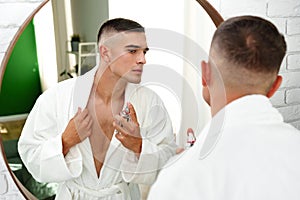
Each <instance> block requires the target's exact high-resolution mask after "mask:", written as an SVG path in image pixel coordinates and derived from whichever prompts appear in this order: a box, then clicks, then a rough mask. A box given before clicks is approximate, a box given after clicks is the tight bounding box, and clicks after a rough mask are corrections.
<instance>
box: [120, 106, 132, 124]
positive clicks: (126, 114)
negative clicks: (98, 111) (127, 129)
mask: <svg viewBox="0 0 300 200" xmlns="http://www.w3.org/2000/svg"><path fill="white" fill-rule="evenodd" d="M129 112H130V111H129V108H128V104H126V106H125V108H124V109H123V110H122V111H121V113H120V115H121V117H123V118H124V119H126V120H127V122H128V121H129V120H130V115H129Z"/></svg>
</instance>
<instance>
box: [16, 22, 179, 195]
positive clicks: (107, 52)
mask: <svg viewBox="0 0 300 200" xmlns="http://www.w3.org/2000/svg"><path fill="white" fill-rule="evenodd" d="M98 43H99V53H100V56H101V58H100V63H99V66H97V67H95V68H94V69H92V70H91V71H89V72H87V73H86V74H84V75H83V76H80V77H77V78H73V79H69V80H66V81H63V82H60V83H59V84H58V85H57V86H55V87H53V88H50V89H48V90H47V91H45V92H44V93H43V94H42V95H41V96H40V97H39V98H38V100H37V101H36V104H35V105H34V107H33V109H32V111H31V112H30V114H29V116H28V119H27V121H26V124H25V126H24V129H23V131H22V134H21V137H20V140H19V143H18V148H19V153H20V156H21V158H22V160H23V162H24V164H25V165H26V167H27V169H28V170H29V172H30V173H31V174H32V175H33V177H34V178H35V179H36V180H37V181H41V182H59V183H60V185H59V188H58V193H57V195H56V199H61V200H67V199H82V200H88V199H122V200H123V199H133V200H136V199H140V191H139V187H138V184H147V185H150V184H152V183H153V182H154V180H155V179H156V174H157V172H158V170H159V169H160V168H161V167H162V165H163V164H165V162H166V161H167V160H168V159H169V158H170V157H171V156H172V155H174V154H175V150H176V145H175V143H174V137H173V131H172V127H171V121H170V118H169V116H168V113H167V111H166V109H165V107H164V105H163V102H162V101H161V100H160V98H159V97H158V96H157V95H156V94H155V93H154V92H152V91H151V90H149V89H147V88H145V87H142V86H139V85H138V83H140V81H141V76H142V72H143V65H144V64H145V63H146V60H145V54H146V52H147V51H148V46H147V42H146V36H145V31H144V28H143V27H142V26H141V25H140V24H138V23H137V22H134V21H132V20H128V19H123V18H116V19H112V20H108V21H107V22H105V23H104V24H103V25H102V26H101V28H100V30H99V33H98ZM127 106H128V108H126V107H127ZM124 109H125V110H126V112H127V113H128V115H129V116H130V118H126V119H125V118H123V117H122V116H120V115H119V113H121V111H122V110H124Z"/></svg>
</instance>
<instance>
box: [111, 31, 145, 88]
mask: <svg viewBox="0 0 300 200" xmlns="http://www.w3.org/2000/svg"><path fill="white" fill-rule="evenodd" d="M113 38H114V41H113V45H112V48H110V60H111V63H110V70H111V71H112V73H113V74H114V75H116V76H119V77H120V78H122V79H124V80H126V81H128V82H130V83H140V82H141V77H142V73H143V66H144V64H145V63H146V59H145V54H146V52H147V51H148V46H147V42H146V36H145V33H143V32H126V33H125V32H122V33H118V34H116V37H113Z"/></svg>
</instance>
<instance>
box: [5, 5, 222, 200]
mask: <svg viewBox="0 0 300 200" xmlns="http://www.w3.org/2000/svg"><path fill="white" fill-rule="evenodd" d="M49 1H50V0H44V1H43V2H42V3H41V4H40V5H39V6H38V7H37V8H36V9H35V10H34V11H33V12H32V13H31V14H30V15H29V16H28V17H27V18H26V20H25V21H24V23H23V24H22V25H21V26H20V28H19V30H18V31H17V33H16V34H15V36H14V37H13V39H12V41H11V43H10V45H9V46H8V49H7V52H6V54H5V56H4V58H3V60H2V63H1V67H0V69H1V71H0V92H1V85H2V79H3V75H4V72H5V69H6V65H7V63H8V60H9V58H10V55H11V53H12V51H13V49H14V47H15V44H16V43H17V41H18V39H19V37H20V36H21V34H22V33H23V31H24V29H25V28H26V27H27V25H28V24H29V22H30V21H31V20H32V19H33V17H34V16H35V14H36V13H37V12H38V11H39V10H40V9H41V8H42V7H43V6H44V5H45V4H46V3H48V2H49ZM196 1H197V2H198V3H199V4H200V5H201V7H202V8H203V9H204V10H205V11H206V13H207V14H208V15H209V17H210V18H211V20H212V21H213V23H214V24H215V26H216V27H218V26H219V25H220V24H221V23H222V22H223V21H224V20H223V18H222V16H221V15H220V14H219V12H218V11H217V10H216V9H215V8H214V7H213V6H212V5H211V4H210V3H209V2H208V1H206V0H196ZM0 147H1V153H2V156H3V160H4V162H5V165H6V168H7V170H8V172H9V174H10V175H11V177H12V179H13V181H14V182H15V184H16V185H17V187H18V189H19V190H20V192H21V193H22V195H23V196H24V198H26V199H36V198H35V197H34V196H33V195H32V194H31V193H30V192H29V191H28V190H27V189H26V188H25V187H24V186H23V185H22V184H21V183H20V181H19V180H18V179H17V178H16V176H15V175H14V173H13V172H12V171H11V169H10V167H9V166H8V161H7V158H6V155H5V151H4V147H3V143H2V136H1V135H0Z"/></svg>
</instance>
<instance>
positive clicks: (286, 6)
mask: <svg viewBox="0 0 300 200" xmlns="http://www.w3.org/2000/svg"><path fill="white" fill-rule="evenodd" d="M41 2H42V0H0V61H2V59H3V57H4V55H5V52H6V50H7V47H8V45H9V44H10V42H11V40H12V38H13V36H14V34H15V33H16V31H17V30H18V28H19V27H20V25H21V24H22V22H23V21H24V20H25V19H26V17H27V16H28V15H29V13H31V12H32V11H33V9H34V8H36V7H37V6H38V5H39V4H40V3H41ZM209 2H211V3H212V4H213V5H214V6H215V8H216V9H217V10H218V11H219V12H220V13H221V15H222V16H223V17H224V19H226V18H228V17H231V16H235V15H241V14H253V15H258V16H261V17H265V18H268V19H270V20H271V21H272V22H274V23H275V24H276V26H277V27H278V28H279V30H280V31H281V32H282V33H283V34H284V35H285V37H286V41H287V44H288V53H287V56H286V57H285V59H284V62H283V64H282V69H281V70H280V73H281V74H282V75H283V78H284V81H283V84H282V86H281V88H280V90H279V91H278V92H277V93H276V94H275V96H274V97H273V98H272V99H271V100H272V103H273V104H274V105H275V106H276V107H278V108H279V110H280V112H281V113H282V114H283V116H284V118H285V120H286V121H287V122H289V123H291V124H293V125H294V126H296V127H297V128H299V129H300V1H299V0H209ZM0 199H22V196H21V195H20V193H19V192H18V189H17V187H16V186H15V185H14V184H13V182H12V179H11V178H10V177H9V174H8V172H7V169H6V167H5V165H4V162H3V157H2V156H1V155H0Z"/></svg>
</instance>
